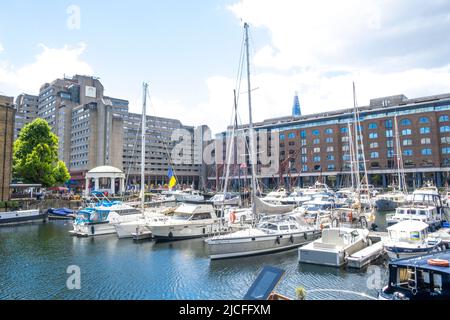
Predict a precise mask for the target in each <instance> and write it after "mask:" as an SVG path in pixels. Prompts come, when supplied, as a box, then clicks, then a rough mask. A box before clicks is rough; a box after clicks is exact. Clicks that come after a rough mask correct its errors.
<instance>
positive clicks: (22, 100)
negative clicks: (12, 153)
mask: <svg viewBox="0 0 450 320" xmlns="http://www.w3.org/2000/svg"><path fill="white" fill-rule="evenodd" d="M38 103H39V97H38V96H34V95H31V94H26V93H22V94H21V95H19V96H17V98H16V102H15V107H16V117H15V125H14V140H16V139H17V138H18V137H19V133H20V130H22V128H23V127H24V125H26V124H28V123H30V122H32V121H33V120H34V119H36V117H37V115H38Z"/></svg>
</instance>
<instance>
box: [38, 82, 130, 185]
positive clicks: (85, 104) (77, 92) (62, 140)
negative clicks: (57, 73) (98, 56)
mask: <svg viewBox="0 0 450 320" xmlns="http://www.w3.org/2000/svg"><path fill="white" fill-rule="evenodd" d="M123 109H124V110H125V111H123ZM127 111H128V102H127V101H125V100H121V99H115V98H110V97H107V96H104V88H103V85H102V84H101V82H100V81H99V80H98V78H95V77H91V76H80V75H75V76H74V77H72V78H63V79H56V80H55V81H53V82H51V83H46V84H44V85H43V86H42V87H41V88H40V91H39V98H38V114H37V115H38V117H40V118H43V119H45V120H46V121H47V122H48V123H49V125H50V126H51V127H52V131H53V132H54V133H55V134H56V135H57V136H58V138H59V149H58V152H59V158H60V159H61V160H63V161H64V162H65V163H66V166H67V168H68V169H69V172H70V174H71V176H72V180H73V181H74V182H77V181H78V182H80V183H81V184H83V182H84V180H85V174H86V172H87V171H88V170H90V169H92V168H94V167H97V166H103V165H112V166H117V167H121V165H122V147H121V146H122V133H123V130H122V127H123V115H122V113H123V112H127Z"/></svg>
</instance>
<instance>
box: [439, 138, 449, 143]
mask: <svg viewBox="0 0 450 320" xmlns="http://www.w3.org/2000/svg"><path fill="white" fill-rule="evenodd" d="M441 143H450V137H442V138H441Z"/></svg>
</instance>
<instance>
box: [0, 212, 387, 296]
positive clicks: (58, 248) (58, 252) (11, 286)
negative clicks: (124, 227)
mask: <svg viewBox="0 0 450 320" xmlns="http://www.w3.org/2000/svg"><path fill="white" fill-rule="evenodd" d="M383 216H384V214H383V215H379V217H378V219H377V220H378V221H377V223H378V224H379V225H383ZM70 229H71V222H67V221H51V222H48V223H46V224H30V225H23V226H15V227H2V228H0V299H88V300H90V299H242V297H243V296H244V294H245V293H246V292H247V290H248V288H249V287H250V285H251V284H252V282H253V281H254V279H255V278H256V276H257V274H258V272H259V271H260V269H261V268H262V267H263V266H264V265H272V266H276V267H280V268H282V269H284V270H286V274H285V277H284V278H283V280H282V282H281V283H280V285H279V286H278V287H277V291H278V292H279V293H281V294H284V295H287V296H289V297H291V298H295V289H296V288H297V287H304V288H305V289H306V292H307V299H346V300H347V299H369V298H370V297H376V296H377V294H378V288H380V287H381V286H383V285H385V284H386V280H387V271H386V268H385V267H384V266H383V265H379V267H374V266H371V267H369V268H368V269H365V270H346V269H345V268H341V269H339V268H332V267H323V266H316V265H307V264H302V265H301V264H299V263H298V261H297V256H298V255H297V250H291V251H288V252H281V253H276V254H270V255H263V256H256V257H247V258H238V259H230V260H218V261H210V260H209V258H208V255H207V247H206V245H205V243H204V242H203V240H202V239H196V240H186V241H178V242H172V243H154V242H152V241H146V242H141V243H134V242H133V241H132V240H131V239H122V240H119V239H118V238H117V237H116V236H115V235H110V236H109V235H108V236H98V237H91V238H77V237H71V236H69V234H68V231H69V230H70ZM70 265H77V266H79V267H80V270H81V289H80V290H69V289H68V288H67V287H66V281H67V279H68V277H69V276H70V274H67V273H66V271H67V267H68V266H70ZM323 290H325V291H323ZM333 290H335V291H333ZM360 294H362V295H360ZM364 295H366V296H364Z"/></svg>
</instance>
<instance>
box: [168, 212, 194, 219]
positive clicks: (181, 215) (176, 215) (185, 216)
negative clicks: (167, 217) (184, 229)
mask: <svg viewBox="0 0 450 320" xmlns="http://www.w3.org/2000/svg"><path fill="white" fill-rule="evenodd" d="M191 216H192V214H191V213H185V212H175V213H174V214H173V216H172V219H174V220H189V218H190V217H191Z"/></svg>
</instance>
